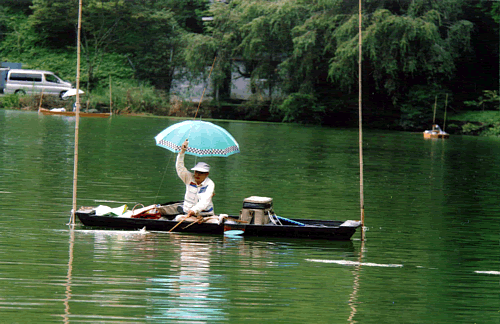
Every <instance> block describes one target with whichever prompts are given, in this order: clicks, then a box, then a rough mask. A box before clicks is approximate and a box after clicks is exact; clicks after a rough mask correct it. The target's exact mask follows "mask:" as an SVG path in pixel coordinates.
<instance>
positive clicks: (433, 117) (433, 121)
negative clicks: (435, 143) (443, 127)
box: [432, 95, 438, 129]
mask: <svg viewBox="0 0 500 324" xmlns="http://www.w3.org/2000/svg"><path fill="white" fill-rule="evenodd" d="M437 104H438V96H437V95H436V98H435V99H434V115H433V116H432V129H434V125H435V124H436V108H437Z"/></svg>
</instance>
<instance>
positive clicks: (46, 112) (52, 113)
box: [38, 108, 111, 118]
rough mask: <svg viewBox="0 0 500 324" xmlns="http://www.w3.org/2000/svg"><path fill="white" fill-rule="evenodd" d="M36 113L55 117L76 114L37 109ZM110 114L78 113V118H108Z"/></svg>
mask: <svg viewBox="0 0 500 324" xmlns="http://www.w3.org/2000/svg"><path fill="white" fill-rule="evenodd" d="M38 113H41V114H43V115H56V116H76V112H74V111H52V110H49V109H45V108H40V109H38ZM110 116H111V114H109V113H86V112H80V117H100V118H108V117H110Z"/></svg>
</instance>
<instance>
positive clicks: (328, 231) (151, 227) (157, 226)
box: [76, 210, 361, 240]
mask: <svg viewBox="0 0 500 324" xmlns="http://www.w3.org/2000/svg"><path fill="white" fill-rule="evenodd" d="M76 216H77V217H78V219H79V220H80V221H81V222H82V224H83V225H85V226H90V227H98V228H109V229H123V230H134V229H142V228H144V227H145V228H146V230H148V231H164V232H168V231H170V230H171V229H172V228H174V227H175V226H176V225H177V224H178V223H179V222H178V221H175V220H170V219H168V218H165V217H161V218H159V219H147V218H127V217H114V216H97V215H96V213H95V210H79V211H77V212H76ZM229 218H230V219H231V218H234V219H238V220H239V216H229ZM297 223H300V224H303V225H298V224H297ZM360 226H361V223H360V222H358V221H347V222H343V221H325V220H312V219H290V220H289V221H284V220H282V225H275V224H273V223H269V224H265V225H257V224H244V223H238V222H234V221H231V220H228V221H223V222H222V223H221V224H217V223H202V224H197V223H196V224H192V223H182V224H180V226H177V227H176V228H175V229H174V231H173V232H184V233H198V234H217V235H223V234H224V232H227V231H239V235H243V236H260V237H288V238H308V239H328V240H350V239H351V237H352V236H353V235H354V233H355V232H356V229H357V228H358V227H360Z"/></svg>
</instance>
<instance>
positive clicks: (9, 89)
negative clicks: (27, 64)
mask: <svg viewBox="0 0 500 324" xmlns="http://www.w3.org/2000/svg"><path fill="white" fill-rule="evenodd" d="M70 89H72V86H71V83H70V82H66V81H63V80H61V78H59V77H58V76H57V75H55V74H54V73H52V72H50V71H40V70H24V69H12V70H9V72H7V77H6V79H5V88H4V91H3V92H4V93H5V94H11V93H15V94H33V93H41V92H42V90H43V94H48V95H56V96H59V98H62V95H63V94H64V93H65V92H66V91H68V90H70Z"/></svg>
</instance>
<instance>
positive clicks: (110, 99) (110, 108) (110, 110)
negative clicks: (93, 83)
mask: <svg viewBox="0 0 500 324" xmlns="http://www.w3.org/2000/svg"><path fill="white" fill-rule="evenodd" d="M112 111H113V97H112V96H111V74H110V75H109V114H110V115H111V114H112Z"/></svg>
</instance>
